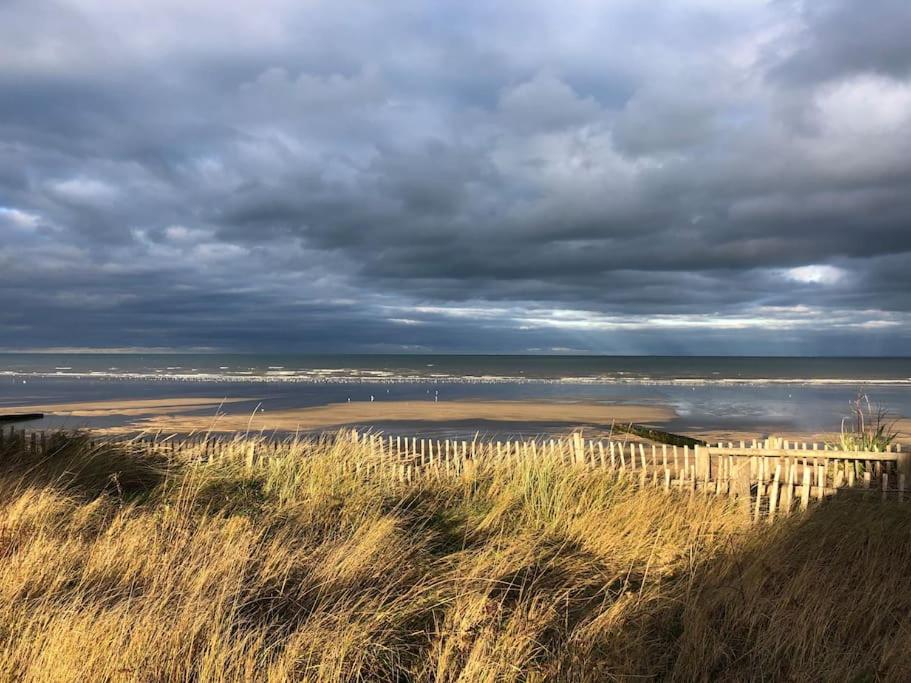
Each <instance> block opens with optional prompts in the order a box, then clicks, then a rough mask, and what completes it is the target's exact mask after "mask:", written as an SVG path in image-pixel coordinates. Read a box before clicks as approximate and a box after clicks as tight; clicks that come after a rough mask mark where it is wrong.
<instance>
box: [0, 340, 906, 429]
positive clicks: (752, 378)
mask: <svg viewBox="0 0 911 683" xmlns="http://www.w3.org/2000/svg"><path fill="white" fill-rule="evenodd" d="M327 370H332V371H333V372H332V373H331V374H329V373H327V372H326V371H327ZM237 373H245V374H237ZM276 373H281V374H276ZM859 389H863V390H864V391H866V392H867V393H868V394H869V396H870V397H871V399H872V400H873V401H875V402H876V403H879V404H881V405H883V406H884V407H886V408H887V409H888V410H889V411H890V412H891V413H892V414H894V415H896V416H898V415H905V416H907V415H911V359H907V358H902V359H882V358H877V359H833V358H813V359H796V358H785V359H779V358H772V359H770V358H758V359H757V358H642V357H636V358H618V357H609V358H604V357H598V358H590V357H539V356H522V357H517V356H507V357H491V356H254V355H249V356H240V355H172V354H167V355H164V354H161V355H153V354H117V355H98V354H82V355H75V354H69V355H58V354H49V355H45V354H6V355H0V409H2V406H3V405H6V406H14V405H23V404H41V403H65V402H81V401H90V400H91V401H99V400H118V399H124V400H126V399H149V398H170V397H213V396H214V397H230V398H243V399H245V400H244V401H243V402H240V403H235V404H232V405H231V406H230V408H229V410H230V411H231V412H241V413H242V412H252V411H253V410H254V409H255V408H256V407H257V406H260V407H262V408H263V409H265V410H276V409H284V408H300V407H308V406H317V405H325V404H329V403H339V402H345V401H347V400H351V401H369V400H371V397H372V398H373V400H375V401H394V400H405V399H410V400H420V399H425V400H427V401H433V400H435V399H439V400H472V399H475V400H522V399H526V400H532V399H533V400H559V401H569V400H580V401H597V402H606V403H629V404H659V405H669V406H671V407H673V408H674V410H675V411H676V412H677V415H678V417H677V418H675V419H674V420H672V421H671V422H670V423H663V424H662V425H661V426H662V427H663V428H665V429H669V430H671V431H710V430H755V431H770V430H772V431H774V430H787V431H805V432H810V431H832V430H837V429H838V428H839V425H840V421H841V418H842V417H843V416H845V415H847V414H848V412H849V408H850V406H849V403H850V401H851V400H852V399H853V398H854V397H855V395H856V393H857V391H858V390H859ZM186 412H188V413H193V412H194V411H186ZM207 412H209V413H211V412H212V410H211V408H207V409H205V410H200V411H196V412H195V414H200V415H205V414H207ZM126 421H128V418H124V417H122V416H105V417H93V418H86V417H48V418H46V419H45V420H44V421H43V422H42V423H39V425H37V426H67V427H81V426H115V425H119V424H124V423H125V422H126ZM379 426H380V427H385V428H386V429H387V430H391V431H399V430H401V431H409V430H410V431H413V430H414V429H415V427H416V425H379ZM419 426H421V427H422V431H434V430H428V429H427V425H426V424H424V423H422V424H421V425H419ZM546 427H547V426H546V425H538V426H537V427H535V428H540V429H541V430H542V431H548V430H547V429H546ZM552 427H553V428H554V429H558V428H561V427H562V425H553V426H552ZM529 429H531V427H529V426H527V425H515V424H510V425H506V424H495V423H494V424H488V423H482V422H481V421H478V422H477V423H466V424H462V423H460V424H458V425H438V426H437V428H436V431H437V432H438V433H439V432H443V433H449V432H452V433H464V432H466V431H475V430H480V431H483V432H503V431H506V432H509V433H527V431H528V430H529Z"/></svg>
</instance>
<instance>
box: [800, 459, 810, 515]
mask: <svg viewBox="0 0 911 683" xmlns="http://www.w3.org/2000/svg"><path fill="white" fill-rule="evenodd" d="M811 476H812V473H811V472H810V468H809V467H807V465H806V464H804V467H803V487H802V488H801V490H800V509H801V510H806V509H807V508H808V507H809V506H810V484H811V482H812V479H811Z"/></svg>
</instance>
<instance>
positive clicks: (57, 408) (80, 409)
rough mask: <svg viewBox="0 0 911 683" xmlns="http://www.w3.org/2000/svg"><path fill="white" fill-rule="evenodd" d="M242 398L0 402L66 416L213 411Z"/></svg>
mask: <svg viewBox="0 0 911 683" xmlns="http://www.w3.org/2000/svg"><path fill="white" fill-rule="evenodd" d="M246 400H248V399H242V398H228V399H223V398H159V399H147V400H127V401H122V400H117V401H83V402H78V403H48V404H40V403H39V404H35V405H24V406H0V411H2V412H4V413H25V412H28V413H45V414H46V415H59V416H65V417H111V416H114V415H124V416H141V415H169V414H175V413H177V414H179V413H183V412H186V411H187V410H206V409H209V410H211V411H212V413H213V414H214V413H215V411H216V410H218V409H219V408H220V407H221V406H223V405H227V404H230V403H237V402H240V401H246Z"/></svg>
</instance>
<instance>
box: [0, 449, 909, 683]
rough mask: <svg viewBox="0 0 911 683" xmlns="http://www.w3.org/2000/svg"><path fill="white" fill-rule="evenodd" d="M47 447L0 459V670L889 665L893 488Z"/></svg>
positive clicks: (223, 672)
mask: <svg viewBox="0 0 911 683" xmlns="http://www.w3.org/2000/svg"><path fill="white" fill-rule="evenodd" d="M56 439H57V441H56V442H55V443H54V448H49V451H50V453H51V455H50V456H49V457H47V458H40V459H39V458H37V457H36V456H33V455H31V454H28V453H26V452H25V451H24V450H23V449H21V448H18V447H12V448H11V447H9V446H7V449H6V451H5V452H3V453H0V458H2V459H0V563H2V564H0V567H2V569H0V677H2V678H3V679H24V680H34V681H48V680H54V681H58V680H60V681H67V680H71V681H86V680H257V681H259V680H272V681H284V680H312V681H341V680H378V681H389V680H399V681H410V680H414V681H511V680H515V681H520V680H521V681H544V680H566V681H579V680H591V681H601V680H625V679H628V678H630V677H634V676H635V677H645V678H649V677H655V678H677V679H679V680H693V679H701V678H728V679H730V678H734V679H744V678H762V677H765V678H779V677H780V678H790V679H799V680H849V679H852V680H863V679H873V678H876V677H882V678H887V679H894V680H902V679H907V678H909V677H911V664H909V660H908V657H907V656H906V655H905V654H903V653H906V652H907V651H908V648H909V646H911V618H909V615H911V524H909V522H911V513H909V511H908V510H907V509H906V508H905V507H904V506H900V505H898V504H894V503H893V504H888V505H886V504H882V503H880V502H878V501H866V502H865V501H860V502H858V501H856V500H851V501H840V500H838V499H837V498H836V500H834V501H832V502H829V503H826V504H824V505H821V506H819V507H818V508H817V509H816V511H815V512H813V513H812V514H810V515H808V516H804V517H795V518H793V519H791V520H786V521H783V522H781V523H778V524H776V525H771V526H770V525H755V526H754V525H750V524H749V523H748V522H747V521H746V520H744V519H743V518H741V517H740V516H739V513H738V511H737V510H736V509H735V508H734V507H732V505H731V504H730V502H729V500H728V499H727V498H725V497H720V498H716V497H714V496H708V495H703V494H697V495H694V496H690V495H688V494H679V495H678V494H672V495H668V494H665V493H663V492H661V491H659V490H658V489H645V490H636V489H635V488H633V487H631V486H629V485H628V484H625V483H623V482H618V481H617V480H616V479H615V478H614V477H613V476H612V475H611V474H610V473H609V472H606V471H601V470H594V469H586V468H584V467H572V466H568V465H564V464H563V463H561V462H559V461H558V460H556V459H551V458H548V457H544V456H541V457H539V458H537V459H535V460H533V461H532V460H525V461H522V462H515V461H512V462H508V463H507V462H502V463H498V464H490V465H483V466H479V467H467V468H465V471H464V472H463V473H462V474H460V475H449V476H428V477H421V478H416V479H415V480H414V481H412V482H410V483H408V482H404V481H400V480H399V477H398V476H396V475H395V473H394V472H390V471H385V470H383V471H379V472H376V471H371V472H370V473H369V474H368V469H369V468H367V467H366V466H365V464H367V463H369V461H370V458H371V456H370V454H369V453H368V452H367V451H366V450H365V449H364V448H363V447H361V446H358V445H355V444H351V443H350V442H348V441H345V440H338V441H337V442H336V441H325V442H323V443H322V444H320V445H317V446H313V445H310V444H308V443H305V442H302V441H289V442H286V443H284V444H282V445H280V447H279V448H277V449H275V450H272V449H269V454H270V456H271V459H270V460H269V461H268V462H265V463H262V464H257V465H256V466H255V467H252V468H251V467H248V465H247V463H246V460H245V458H244V456H243V454H244V453H245V452H246V443H248V442H238V443H237V444H236V448H235V449H234V450H235V451H236V452H237V453H238V457H237V458H232V459H228V460H224V461H216V462H212V463H208V462H205V458H204V457H203V453H204V448H203V447H200V449H199V452H197V453H194V452H189V453H184V454H183V455H181V456H180V458H178V459H169V458H165V457H163V456H155V457H149V456H147V455H145V454H144V453H142V452H140V451H138V450H135V449H131V448H129V447H127V448H124V447H115V446H108V445H100V446H95V447H92V446H91V444H90V442H89V441H88V440H87V439H85V438H83V437H77V438H75V439H72V438H70V439H68V438H64V437H62V436H59V437H56ZM196 456H199V458H198V459H197V458H196Z"/></svg>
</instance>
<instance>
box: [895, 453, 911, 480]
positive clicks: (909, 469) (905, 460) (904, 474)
mask: <svg viewBox="0 0 911 683" xmlns="http://www.w3.org/2000/svg"><path fill="white" fill-rule="evenodd" d="M895 469H896V470H897V474H898V480H899V481H901V480H902V479H904V480H905V481H908V479H909V478H911V451H909V452H904V451H902V450H901V449H899V450H898V451H897V452H896V454H895Z"/></svg>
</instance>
